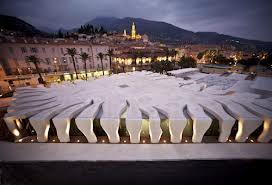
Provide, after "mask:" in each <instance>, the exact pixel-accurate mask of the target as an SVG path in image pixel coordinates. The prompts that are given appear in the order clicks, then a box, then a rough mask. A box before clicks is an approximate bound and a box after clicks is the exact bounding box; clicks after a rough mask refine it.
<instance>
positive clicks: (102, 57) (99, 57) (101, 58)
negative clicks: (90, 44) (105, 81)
mask: <svg viewBox="0 0 272 185" xmlns="http://www.w3.org/2000/svg"><path fill="white" fill-rule="evenodd" d="M104 56H105V55H104V54H103V53H101V52H100V53H98V54H97V59H100V62H101V67H102V71H103V76H104V66H103V59H104Z"/></svg>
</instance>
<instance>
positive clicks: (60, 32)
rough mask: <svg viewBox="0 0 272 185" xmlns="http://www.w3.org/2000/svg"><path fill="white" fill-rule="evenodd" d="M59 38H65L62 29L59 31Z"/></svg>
mask: <svg viewBox="0 0 272 185" xmlns="http://www.w3.org/2000/svg"><path fill="white" fill-rule="evenodd" d="M58 38H63V33H62V31H61V30H60V29H59V31H58Z"/></svg>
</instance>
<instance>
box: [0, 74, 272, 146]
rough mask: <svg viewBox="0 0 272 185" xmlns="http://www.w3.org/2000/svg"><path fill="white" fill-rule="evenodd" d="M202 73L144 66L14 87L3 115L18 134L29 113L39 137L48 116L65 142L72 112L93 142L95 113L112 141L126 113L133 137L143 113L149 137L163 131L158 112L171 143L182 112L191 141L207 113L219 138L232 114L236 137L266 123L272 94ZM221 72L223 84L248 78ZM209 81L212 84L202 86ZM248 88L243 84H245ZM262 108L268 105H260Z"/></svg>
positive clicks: (198, 136) (205, 124) (178, 134)
mask: <svg viewBox="0 0 272 185" xmlns="http://www.w3.org/2000/svg"><path fill="white" fill-rule="evenodd" d="M181 71H183V72H190V71H196V69H186V70H181ZM179 72H180V70H179ZM204 76H205V77H204V78H206V79H204V80H202V81H201V82H198V81H195V80H183V79H180V78H175V77H170V76H166V75H161V74H158V73H151V72H146V71H143V72H131V73H125V74H119V75H112V76H110V77H102V78H99V79H96V80H88V81H77V82H76V83H75V84H67V83H66V84H62V85H54V86H53V87H51V88H44V87H38V88H29V87H26V88H19V89H17V90H16V93H15V96H14V100H13V103H12V105H11V107H10V108H9V109H8V110H9V112H8V113H7V114H6V115H5V118H4V119H5V121H6V123H7V125H8V128H9V129H10V131H11V132H12V133H14V135H16V136H17V137H19V135H20V130H19V129H18V127H17V125H16V122H18V121H20V120H21V119H24V118H29V121H30V124H32V126H33V128H34V129H35V131H36V133H37V138H38V141H40V142H45V141H46V140H47V137H48V130H49V126H50V123H49V122H50V120H51V119H52V121H53V124H54V125H55V127H56V128H57V133H58V137H59V139H60V141H62V142H68V141H69V128H70V120H71V119H72V118H75V122H76V124H77V126H78V128H79V129H80V130H81V132H82V133H83V134H84V135H85V136H86V138H87V139H88V141H89V142H96V136H95V135H94V133H93V130H92V124H93V120H94V119H95V118H97V116H98V115H99V114H101V115H100V117H99V119H100V124H101V126H102V128H103V129H104V131H105V132H106V134H107V136H108V138H109V140H110V142H112V143H118V142H119V141H120V136H119V133H118V128H119V125H120V117H121V115H123V116H125V119H126V127H127V130H128V132H129V135H130V140H131V142H133V143H139V142H140V138H139V137H140V131H141V122H142V119H143V118H142V113H143V114H145V115H147V116H148V119H149V135H150V139H151V142H153V143H157V142H159V140H160V137H161V135H162V129H161V127H160V121H161V117H160V114H163V115H165V116H166V117H167V118H168V120H169V131H170V134H171V142H173V143H179V142H180V141H181V139H182V132H183V129H184V127H185V126H186V124H187V119H188V118H187V117H186V116H187V115H185V114H184V112H187V113H188V115H189V117H190V118H191V119H192V120H193V142H201V141H202V138H203V136H204V134H205V132H206V131H207V130H208V129H209V127H210V125H211V124H212V118H211V117H210V115H209V114H211V115H213V116H214V117H215V118H217V119H218V120H219V124H220V129H221V130H220V136H219V141H220V142H226V141H227V139H228V137H229V135H230V131H231V128H232V127H233V125H234V123H235V120H238V121H239V122H238V132H237V134H236V141H238V142H244V141H245V140H246V139H247V137H248V136H249V135H250V134H251V133H252V132H254V131H255V130H256V129H257V128H258V127H259V126H260V125H262V124H266V125H265V126H266V127H267V126H269V127H271V126H270V123H271V121H269V120H270V118H271V117H270V112H269V110H270V109H271V107H272V101H271V98H269V99H260V95H256V94H254V93H252V92H243V91H242V90H241V89H240V91H239V87H238V86H237V87H235V89H232V90H233V92H232V93H229V94H228V88H225V89H224V90H222V91H220V92H217V89H216V88H214V86H216V85H218V84H219V82H217V80H216V78H215V77H214V76H211V78H208V76H207V75H204ZM217 77H219V76H218V75H217ZM220 78H222V79H223V78H226V81H225V82H224V83H221V85H223V86H227V82H228V80H229V81H233V80H231V79H235V82H236V81H237V83H238V82H241V83H243V84H244V86H243V88H244V87H245V86H246V85H250V83H253V81H247V82H246V83H244V81H245V80H244V75H239V74H232V75H230V76H228V77H220ZM270 80H271V79H270ZM205 81H207V82H205ZM210 81H212V82H213V83H214V84H212V85H211V86H207V83H210ZM209 88H212V90H209ZM249 88H250V87H248V86H247V87H246V88H244V89H249ZM230 89H231V88H230ZM236 89H237V92H236V91H235V90H236ZM265 109H266V110H267V111H262V110H265ZM270 111H271V110H270ZM124 112H125V113H126V114H124ZM207 113H208V114H207ZM265 119H266V120H265ZM271 138H272V131H271V129H270V130H269V129H268V130H264V131H263V133H262V136H260V137H259V138H258V140H259V141H260V142H268V141H269V140H270V139H271Z"/></svg>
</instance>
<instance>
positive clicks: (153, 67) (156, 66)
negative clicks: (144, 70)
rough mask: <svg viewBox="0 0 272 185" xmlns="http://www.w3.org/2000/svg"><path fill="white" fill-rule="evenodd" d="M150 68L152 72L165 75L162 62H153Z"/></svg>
mask: <svg viewBox="0 0 272 185" xmlns="http://www.w3.org/2000/svg"><path fill="white" fill-rule="evenodd" d="M150 67H151V70H152V71H154V72H156V73H163V69H162V66H161V64H160V62H156V61H152V62H151V65H150Z"/></svg>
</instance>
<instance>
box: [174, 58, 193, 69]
mask: <svg viewBox="0 0 272 185" xmlns="http://www.w3.org/2000/svg"><path fill="white" fill-rule="evenodd" d="M178 65H179V66H180V67H181V68H191V67H192V68H195V67H196V65H197V63H196V60H195V59H194V58H193V57H185V56H183V57H181V59H180V61H179V62H178Z"/></svg>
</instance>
